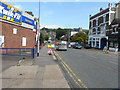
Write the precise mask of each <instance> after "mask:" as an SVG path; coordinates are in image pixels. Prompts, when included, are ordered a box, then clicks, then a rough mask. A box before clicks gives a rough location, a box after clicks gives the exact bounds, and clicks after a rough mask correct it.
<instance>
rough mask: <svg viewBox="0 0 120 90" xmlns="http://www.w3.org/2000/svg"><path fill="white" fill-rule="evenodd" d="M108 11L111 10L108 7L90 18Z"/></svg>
mask: <svg viewBox="0 0 120 90" xmlns="http://www.w3.org/2000/svg"><path fill="white" fill-rule="evenodd" d="M106 12H109V8H106V9H105V10H103V11H101V12H99V13H97V14H95V15H94V16H91V17H90V19H93V18H95V17H97V16H100V15H102V14H104V13H106Z"/></svg>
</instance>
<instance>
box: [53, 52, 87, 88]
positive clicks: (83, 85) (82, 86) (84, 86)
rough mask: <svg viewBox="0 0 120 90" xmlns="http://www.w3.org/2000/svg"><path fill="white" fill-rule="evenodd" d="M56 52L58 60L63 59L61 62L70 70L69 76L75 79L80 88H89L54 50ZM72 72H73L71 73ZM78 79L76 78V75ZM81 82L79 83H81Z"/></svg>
mask: <svg viewBox="0 0 120 90" xmlns="http://www.w3.org/2000/svg"><path fill="white" fill-rule="evenodd" d="M54 54H55V55H56V56H57V58H58V60H59V61H61V64H62V65H63V67H64V68H65V70H66V71H67V72H68V74H69V76H70V77H71V78H72V79H73V81H74V82H75V83H76V84H77V85H78V86H79V87H80V88H86V89H87V90H88V88H87V87H86V85H85V84H84V83H83V82H82V81H81V80H80V79H79V78H78V77H77V76H76V74H75V73H73V71H72V70H71V69H70V68H69V66H68V65H67V64H66V63H65V62H64V61H63V60H62V58H61V57H60V56H59V55H58V54H57V53H56V52H55V51H54ZM71 73H72V74H71ZM73 76H74V77H75V78H76V79H77V80H76V79H75V78H74V77H73ZM78 82H79V83H80V84H81V85H80V84H79V83H78Z"/></svg>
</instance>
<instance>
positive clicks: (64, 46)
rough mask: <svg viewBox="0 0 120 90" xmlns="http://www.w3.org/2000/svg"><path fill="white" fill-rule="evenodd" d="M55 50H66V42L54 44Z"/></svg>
mask: <svg viewBox="0 0 120 90" xmlns="http://www.w3.org/2000/svg"><path fill="white" fill-rule="evenodd" d="M56 50H65V51H67V42H60V43H59V44H58V45H57V46H56Z"/></svg>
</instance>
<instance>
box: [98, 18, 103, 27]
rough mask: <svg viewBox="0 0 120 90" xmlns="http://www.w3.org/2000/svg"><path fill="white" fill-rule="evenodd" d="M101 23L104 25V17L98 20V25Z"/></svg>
mask: <svg viewBox="0 0 120 90" xmlns="http://www.w3.org/2000/svg"><path fill="white" fill-rule="evenodd" d="M101 23H103V16H102V17H100V18H99V19H98V25H100V24H101Z"/></svg>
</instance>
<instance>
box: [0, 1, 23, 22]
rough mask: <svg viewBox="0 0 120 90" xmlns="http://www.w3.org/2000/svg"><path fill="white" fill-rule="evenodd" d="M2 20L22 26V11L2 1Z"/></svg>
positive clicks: (0, 6) (0, 10) (0, 12)
mask: <svg viewBox="0 0 120 90" xmlns="http://www.w3.org/2000/svg"><path fill="white" fill-rule="evenodd" d="M0 19H3V20H7V21H10V22H14V23H17V24H22V11H20V10H18V9H16V8H14V7H12V6H10V5H8V4H7V3H4V2H2V1H0Z"/></svg>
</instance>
